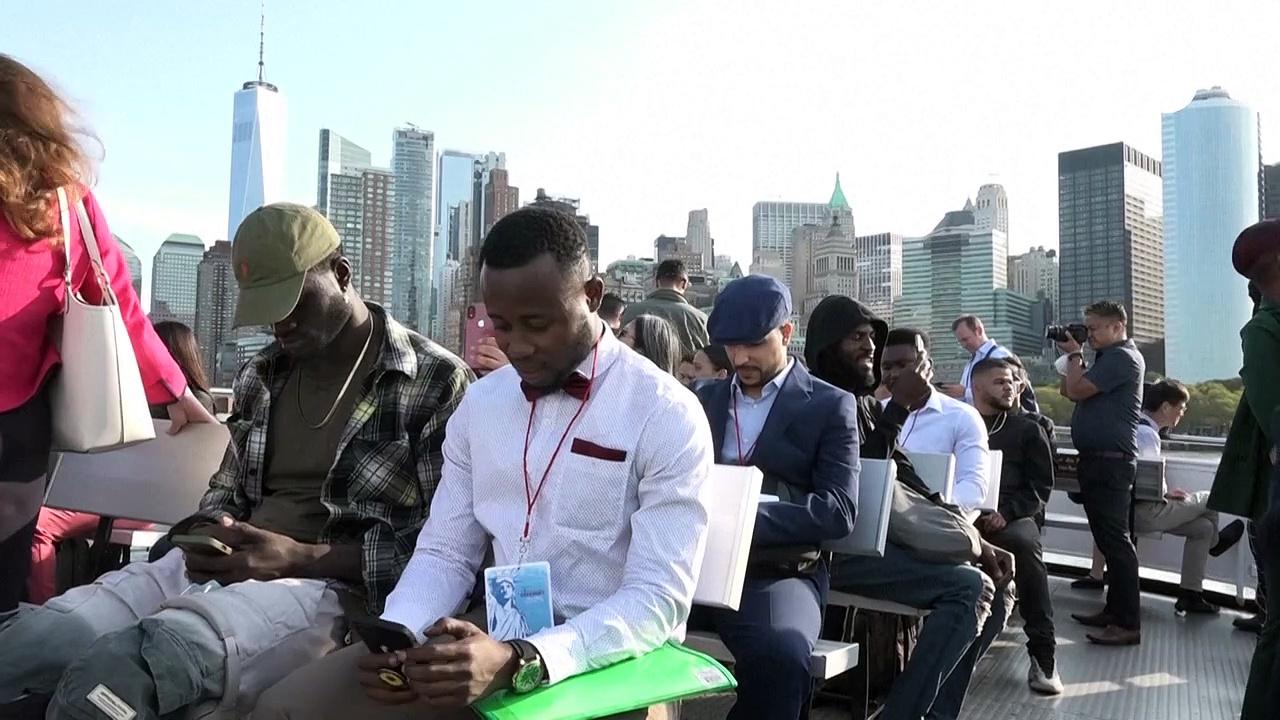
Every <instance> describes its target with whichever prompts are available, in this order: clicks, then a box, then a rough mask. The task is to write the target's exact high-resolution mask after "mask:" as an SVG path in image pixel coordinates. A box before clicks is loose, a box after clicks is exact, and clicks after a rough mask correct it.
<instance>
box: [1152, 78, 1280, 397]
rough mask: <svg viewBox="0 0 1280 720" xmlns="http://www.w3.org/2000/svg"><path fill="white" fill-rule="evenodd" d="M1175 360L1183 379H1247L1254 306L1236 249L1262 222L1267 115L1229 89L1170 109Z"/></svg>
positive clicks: (1167, 208)
mask: <svg viewBox="0 0 1280 720" xmlns="http://www.w3.org/2000/svg"><path fill="white" fill-rule="evenodd" d="M1163 117H1164V122H1163V134H1162V137H1163V141H1164V261H1165V262H1164V277H1165V290H1166V292H1165V297H1166V303H1165V354H1166V357H1167V358H1168V374H1169V376H1170V377H1175V378H1177V379H1179V380H1181V381H1183V382H1202V381H1205V380H1215V379H1221V378H1233V377H1237V376H1238V375H1239V373H1240V363H1241V359H1242V358H1241V351H1240V335H1239V332H1240V328H1241V326H1243V325H1244V324H1245V323H1246V322H1248V320H1249V318H1250V316H1251V314H1252V312H1253V303H1252V302H1251V301H1250V300H1249V296H1248V292H1247V281H1246V280H1245V279H1244V278H1242V277H1240V276H1239V275H1237V274H1236V272H1235V270H1234V269H1232V266H1231V246H1232V244H1233V243H1234V242H1235V238H1236V236H1237V235H1238V234H1239V233H1240V231H1241V230H1243V229H1245V228H1246V227H1248V226H1250V225H1252V224H1254V223H1255V222H1257V221H1258V208H1259V205H1261V204H1262V202H1260V201H1259V199H1258V195H1259V193H1258V188H1259V185H1260V182H1261V181H1260V179H1259V178H1260V170H1261V162H1260V159H1259V154H1258V113H1257V112H1255V111H1254V110H1253V109H1252V108H1250V107H1249V106H1247V105H1245V104H1244V103H1241V102H1239V101H1237V100H1233V99H1232V98H1231V96H1230V95H1228V94H1227V92H1226V91H1225V90H1223V89H1222V88H1218V87H1215V88H1212V89H1209V90H1200V91H1198V92H1197V93H1196V94H1195V96H1194V97H1193V98H1192V100H1191V103H1190V104H1188V105H1187V106H1186V107H1184V108H1182V109H1181V110H1178V111H1177V112H1172V113H1166V114H1165V115H1164V116H1163Z"/></svg>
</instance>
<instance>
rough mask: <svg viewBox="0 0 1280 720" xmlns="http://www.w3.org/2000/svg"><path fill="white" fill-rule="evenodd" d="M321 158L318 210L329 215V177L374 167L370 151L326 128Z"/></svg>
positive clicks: (317, 179) (317, 196)
mask: <svg viewBox="0 0 1280 720" xmlns="http://www.w3.org/2000/svg"><path fill="white" fill-rule="evenodd" d="M319 158H320V160H319V168H317V171H316V209H317V210H319V211H320V212H321V213H322V214H324V215H328V214H329V202H330V201H329V196H330V192H331V191H330V189H329V176H330V175H337V174H338V173H341V172H343V171H344V170H359V169H362V168H367V167H369V166H371V165H373V158H372V156H371V155H370V154H369V151H368V150H365V149H364V148H362V147H360V146H359V145H357V144H355V143H353V142H351V141H350V140H348V139H346V138H344V137H342V136H341V135H339V134H338V133H336V132H334V131H332V130H329V129H326V128H321V130H320V153H319ZM332 219H333V218H330V220H332Z"/></svg>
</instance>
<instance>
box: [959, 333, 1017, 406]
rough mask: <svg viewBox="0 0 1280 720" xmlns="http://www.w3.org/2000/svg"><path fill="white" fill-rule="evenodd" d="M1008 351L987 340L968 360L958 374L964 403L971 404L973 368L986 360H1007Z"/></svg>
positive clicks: (993, 341)
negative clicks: (961, 371)
mask: <svg viewBox="0 0 1280 720" xmlns="http://www.w3.org/2000/svg"><path fill="white" fill-rule="evenodd" d="M1009 354H1010V353H1009V351H1008V350H1006V349H1004V348H1003V347H1000V344H999V343H997V342H996V341H995V340H990V339H988V340H987V341H986V342H984V343H982V346H981V347H979V348H978V352H976V353H974V354H973V357H971V358H969V362H968V363H967V364H966V365H965V366H964V372H963V373H961V374H960V384H961V385H963V386H964V401H965V402H967V403H969V404H970V405H972V404H973V367H974V366H975V365H977V364H978V363H980V362H982V361H983V360H986V359H988V358H994V359H999V358H1007V357H1009Z"/></svg>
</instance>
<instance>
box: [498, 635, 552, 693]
mask: <svg viewBox="0 0 1280 720" xmlns="http://www.w3.org/2000/svg"><path fill="white" fill-rule="evenodd" d="M507 644H508V645H510V646H511V647H512V649H514V650H515V651H516V671H515V672H514V673H512V674H511V689H512V690H513V691H515V692H516V693H518V694H522V693H527V692H529V691H531V690H535V689H537V688H538V686H540V685H542V683H543V681H544V680H546V677H547V669H546V668H545V667H544V666H543V665H542V655H540V654H539V653H538V648H536V647H534V645H533V643H531V642H529V641H527V640H508V641H507Z"/></svg>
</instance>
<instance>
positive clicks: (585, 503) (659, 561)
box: [382, 324, 714, 683]
mask: <svg viewBox="0 0 1280 720" xmlns="http://www.w3.org/2000/svg"><path fill="white" fill-rule="evenodd" d="M601 327H602V330H603V329H604V328H603V324H602V325H601ZM578 370H579V371H580V372H581V373H582V374H583V375H585V376H587V377H591V374H592V356H591V355H588V356H587V359H586V360H585V361H584V362H583V363H582V364H581V365H580V366H579V367H578ZM579 404H580V403H579V401H578V400H577V399H575V398H572V397H570V396H569V395H567V394H565V393H563V392H556V393H552V394H548V395H546V396H544V397H543V398H541V399H540V400H538V402H537V406H536V412H535V413H534V417H533V426H532V427H533V429H532V434H531V437H530V442H529V461H528V463H529V476H530V481H531V484H532V485H533V486H534V489H536V486H537V483H538V482H539V480H541V478H542V476H543V472H544V471H545V470H546V468H547V463H548V461H549V460H550V458H551V455H552V453H553V452H554V451H555V448H556V444H557V443H558V442H559V441H560V438H561V436H562V435H563V434H564V432H565V427H566V426H567V425H568V424H569V421H570V419H571V418H572V417H573V415H574V413H576V412H577V411H578V408H579ZM531 407H533V406H532V404H531V403H530V402H529V401H528V400H526V399H525V396H524V395H523V393H522V392H521V390H520V378H519V376H518V375H517V374H516V372H515V370H514V369H513V368H511V367H510V366H508V367H504V368H502V369H501V370H498V371H496V372H493V373H491V374H489V375H488V376H486V377H485V378H483V379H481V380H480V381H479V382H476V383H474V384H472V385H471V387H470V388H468V389H467V393H466V395H465V396H464V397H463V400H462V403H461V404H460V405H459V407H458V409H457V410H456V411H455V412H454V414H453V416H452V417H451V418H450V419H449V425H448V428H447V431H446V435H445V441H444V473H443V477H442V479H441V482H440V487H439V489H437V490H436V494H435V497H434V499H433V500H432V503H431V514H430V515H429V516H428V518H427V521H426V524H425V525H424V526H423V528H422V532H421V534H420V535H419V536H418V542H417V549H416V550H415V551H414V554H413V556H412V558H410V560H409V564H408V566H407V567H406V568H405V571H404V574H403V575H402V576H401V578H400V582H399V583H398V584H397V585H396V588H395V590H394V591H392V593H391V595H390V596H389V597H388V598H387V603H386V610H385V612H384V613H383V615H382V617H383V618H384V619H386V620H390V621H393V622H398V623H401V624H403V625H405V626H406V627H408V628H410V629H411V630H413V631H414V632H416V633H418V635H419V637H420V638H421V636H422V631H423V630H425V629H426V628H427V627H429V626H430V625H431V624H432V623H434V622H435V621H436V620H438V619H440V618H441V617H444V616H447V615H452V614H454V613H457V612H458V611H459V610H460V609H461V608H462V606H463V604H464V602H465V601H466V599H467V596H468V594H469V593H470V591H471V590H472V587H473V586H474V584H475V574H476V572H477V571H478V570H479V569H480V566H481V562H482V561H483V559H484V556H485V550H486V549H487V548H488V547H489V546H490V544H491V545H492V549H493V554H494V560H495V565H512V564H515V563H516V562H517V561H518V558H519V552H520V544H521V542H520V537H521V533H522V530H523V527H524V522H525V511H526V502H525V481H524V475H523V470H522V463H521V461H522V455H523V451H524V438H525V431H526V428H527V427H528V423H529V413H530V408H531ZM575 439H576V440H579V441H581V442H585V443H589V444H593V445H594V446H595V447H596V448H604V449H607V450H609V451H613V453H612V454H615V455H616V454H620V452H625V453H626V457H625V459H621V460H618V459H601V458H599V457H593V456H592V455H591V454H590V453H592V452H595V453H596V454H597V455H598V454H599V450H592V448H591V447H586V448H579V449H578V450H576V451H575V450H574V449H573V448H574V441H575ZM711 444H712V443H711V430H710V427H709V426H708V424H707V420H706V415H705V414H704V413H703V410H702V407H701V406H700V405H699V403H698V400H697V398H696V396H695V395H694V394H693V393H691V392H689V390H688V389H687V388H685V387H684V386H682V385H680V383H679V382H677V381H676V379H675V378H674V377H671V376H670V375H667V374H665V373H663V372H662V371H661V370H659V369H658V368H657V367H656V366H655V365H654V364H653V363H652V362H650V361H649V360H647V359H645V358H644V357H641V356H640V355H639V354H637V353H635V352H633V351H631V350H629V349H628V348H627V347H626V346H624V345H623V344H622V343H621V342H619V341H618V340H617V339H615V338H614V336H613V333H611V332H607V331H605V332H603V334H602V336H601V340H600V344H599V358H598V360H597V366H596V370H595V380H594V382H593V384H592V388H591V394H590V399H589V400H588V402H587V405H586V408H585V410H584V411H583V413H582V415H581V417H579V419H578V422H577V424H575V425H574V426H573V429H572V431H570V432H569V435H568V437H567V438H566V439H565V442H564V445H563V447H561V449H560V453H559V455H558V456H557V457H556V460H555V465H554V466H553V467H552V469H551V472H550V474H549V475H548V477H547V481H546V486H545V487H544V488H543V489H542V494H541V496H540V498H539V499H538V501H537V504H536V505H535V507H534V511H533V515H532V520H531V525H530V527H531V531H530V537H529V547H528V552H527V554H526V555H525V558H524V559H525V562H538V561H543V560H545V561H547V562H548V563H550V565H551V597H552V603H553V612H554V615H555V619H556V622H557V623H560V624H557V625H556V626H555V627H552V628H548V629H545V630H542V631H541V632H538V633H535V634H534V635H532V636H530V637H529V638H528V640H529V641H530V642H531V643H533V644H534V645H535V646H536V647H537V648H538V651H539V652H540V653H541V655H542V659H543V665H544V667H545V668H546V671H547V677H548V680H549V681H550V682H553V683H554V682H558V681H560V680H563V679H564V678H567V677H571V676H573V675H577V674H578V673H582V672H585V671H587V670H592V669H596V668H600V667H604V666H607V665H610V664H612V663H615V662H618V661H620V660H624V659H627V658H630V657H635V656H638V655H642V654H644V653H646V652H648V651H650V650H652V649H654V648H656V647H658V646H659V645H661V644H662V643H664V642H666V641H667V640H669V639H672V638H675V639H682V638H683V635H684V623H685V620H686V619H687V618H688V615H689V608H690V605H691V603H692V599H693V591H694V587H695V585H696V580H697V578H696V575H697V570H698V567H699V565H700V563H701V562H702V554H703V551H704V549H705V545H706V531H707V512H706V510H705V508H704V507H703V505H702V504H701V503H700V502H699V499H698V494H699V491H700V488H701V486H702V484H703V482H704V481H705V480H706V478H707V476H708V474H709V473H710V470H711V466H712V464H713V462H714V459H713V455H712V448H711ZM584 451H585V452H586V453H588V454H584ZM606 454H608V453H606Z"/></svg>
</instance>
